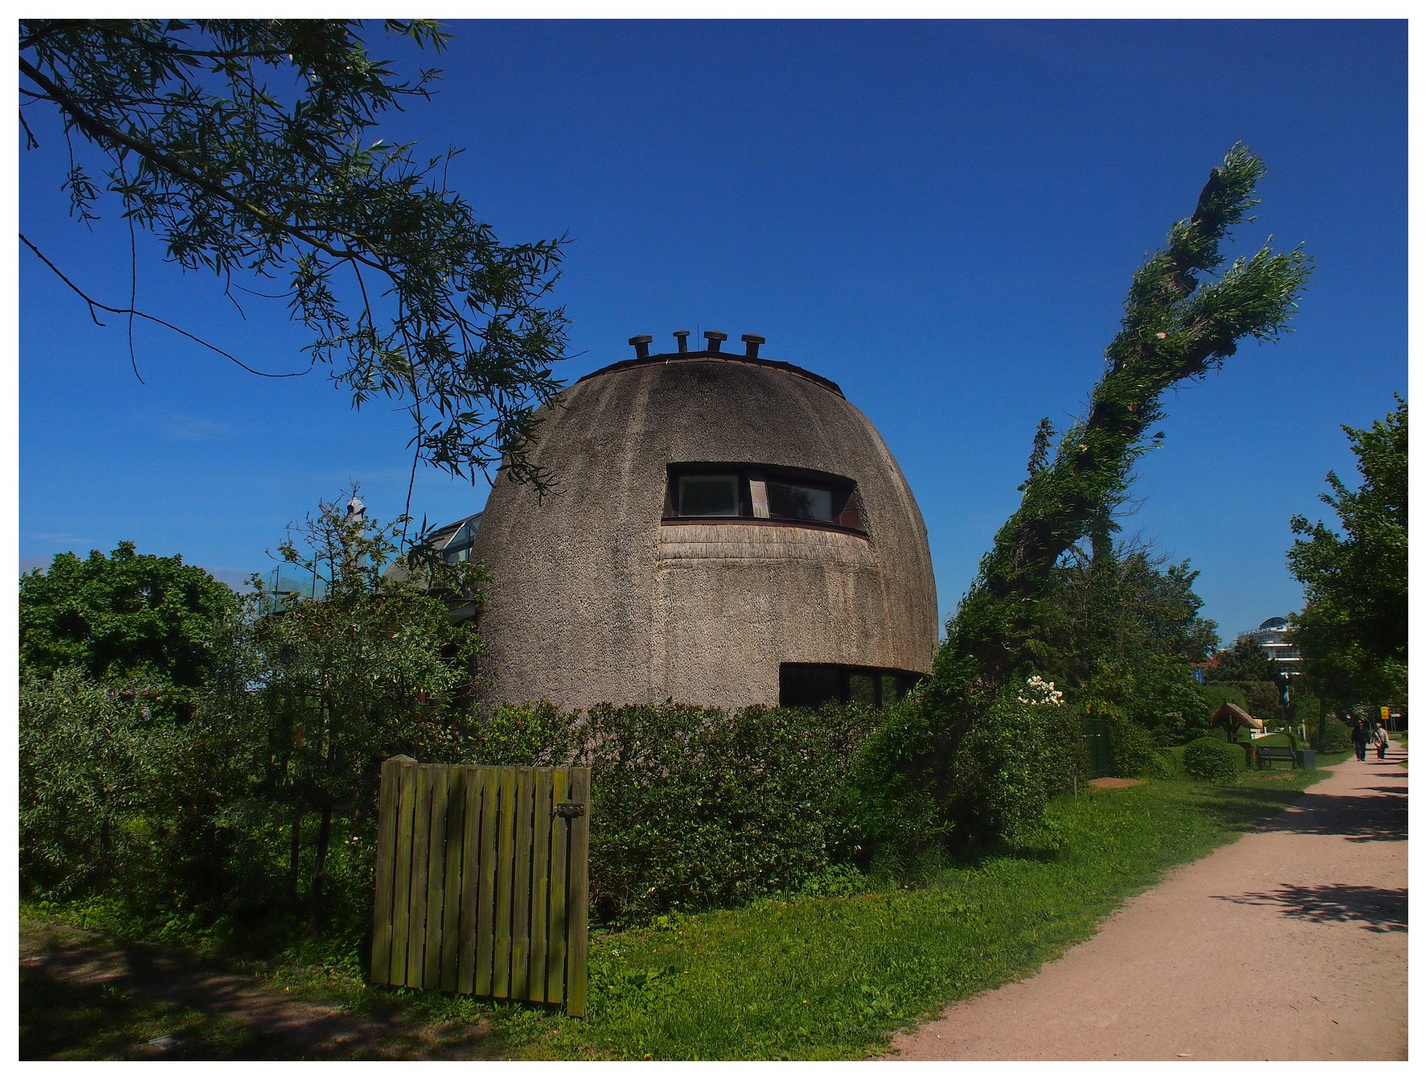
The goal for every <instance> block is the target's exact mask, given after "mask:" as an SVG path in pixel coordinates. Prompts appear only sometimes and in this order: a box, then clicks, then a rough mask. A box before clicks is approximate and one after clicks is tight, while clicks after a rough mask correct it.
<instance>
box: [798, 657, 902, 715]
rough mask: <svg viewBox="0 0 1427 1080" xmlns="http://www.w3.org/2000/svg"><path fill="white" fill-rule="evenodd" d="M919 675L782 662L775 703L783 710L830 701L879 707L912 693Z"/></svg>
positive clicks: (888, 669) (845, 665) (863, 668)
mask: <svg viewBox="0 0 1427 1080" xmlns="http://www.w3.org/2000/svg"><path fill="white" fill-rule="evenodd" d="M920 678H921V675H919V674H918V673H917V672H915V671H899V670H897V669H895V668H875V667H856V666H853V665H851V664H781V665H779V667H778V704H779V705H780V706H782V707H783V708H785V709H816V708H817V707H818V706H819V705H823V704H826V703H827V702H829V701H836V702H840V703H841V704H844V705H846V704H855V705H872V706H875V707H877V708H881V707H883V706H886V705H891V704H892V703H893V702H894V701H900V700H902V698H904V697H906V696H907V695H908V694H909V693H911V690H912V687H913V686H915V685H916V684H917V680H918V679H920Z"/></svg>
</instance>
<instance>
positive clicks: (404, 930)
mask: <svg viewBox="0 0 1427 1080" xmlns="http://www.w3.org/2000/svg"><path fill="white" fill-rule="evenodd" d="M415 816H416V762H415V761H411V760H410V759H408V760H407V761H404V762H402V764H401V768H400V769H399V770H398V771H397V817H396V867H395V874H394V877H395V882H394V884H393V886H392V905H393V907H394V908H395V909H396V910H395V912H394V917H393V919H392V927H391V983H392V985H393V986H405V985H406V969H407V962H406V960H407V956H408V955H409V953H410V943H411V848H412V844H413V841H414V837H415V829H416V826H415Z"/></svg>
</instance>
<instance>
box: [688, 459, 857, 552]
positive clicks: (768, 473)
mask: <svg viewBox="0 0 1427 1080" xmlns="http://www.w3.org/2000/svg"><path fill="white" fill-rule="evenodd" d="M728 475H735V476H737V477H738V500H737V501H738V514H737V516H734V517H717V516H703V515H689V516H684V515H681V514H680V513H679V481H680V479H681V478H683V477H686V476H728ZM769 481H775V482H783V483H788V484H797V485H801V486H804V487H818V488H823V489H826V490H828V491H829V492H831V494H832V506H833V513H834V516H833V518H832V520H823V519H820V518H799V517H783V516H779V515H774V514H772V513H771V512H770V510H769V503H768V494H767V484H768V483H769ZM760 488H761V498H760ZM759 511H761V513H760V512H759ZM660 520H661V521H662V522H663V523H664V524H666V525H672V524H695V525H712V524H718V525H778V526H791V527H793V528H802V529H827V530H830V531H832V532H846V533H852V534H854V535H857V536H866V535H867V527H866V520H865V513H864V511H863V508H862V498H861V495H860V493H859V491H858V488H857V482H856V481H855V480H850V479H848V478H847V477H845V476H838V475H836V474H835V473H826V472H820V471H818V470H815V469H797V468H788V467H785V466H781V465H758V464H753V463H751V462H728V461H679V462H671V463H670V464H669V465H668V466H667V468H666V470H665V483H664V512H663V516H662V518H661V519H660Z"/></svg>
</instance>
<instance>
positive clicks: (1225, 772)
mask: <svg viewBox="0 0 1427 1080" xmlns="http://www.w3.org/2000/svg"><path fill="white" fill-rule="evenodd" d="M1243 762H1244V753H1243V751H1242V750H1241V749H1239V747H1238V746H1233V745H1230V744H1229V743H1226V742H1223V741H1221V740H1219V739H1214V738H1205V739H1195V740H1194V741H1193V742H1192V743H1190V744H1189V745H1188V746H1186V747H1185V748H1184V771H1185V772H1187V773H1188V774H1189V775H1190V776H1192V777H1194V778H1195V779H1196V780H1211V781H1215V782H1219V783H1232V782H1233V781H1235V780H1237V779H1238V777H1239V770H1240V769H1241V768H1242V767H1243Z"/></svg>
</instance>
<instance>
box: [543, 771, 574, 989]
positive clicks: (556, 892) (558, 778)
mask: <svg viewBox="0 0 1427 1080" xmlns="http://www.w3.org/2000/svg"><path fill="white" fill-rule="evenodd" d="M550 776H551V784H550V797H551V799H552V801H553V802H554V803H555V804H556V805H559V804H560V803H562V802H566V801H567V800H568V799H569V794H570V770H569V769H552V770H551V771H550ZM569 849H570V823H569V821H568V820H567V819H565V818H563V817H560V816H559V815H558V814H555V815H553V816H552V817H551V819H550V949H549V957H548V959H547V960H546V961H545V965H546V969H547V970H548V971H549V972H550V977H549V980H548V981H547V983H546V991H545V1000H546V1001H548V1002H549V1003H550V1004H551V1005H559V1004H560V1003H561V1002H563V1001H564V1000H565V952H566V949H565V939H566V932H565V925H566V918H565V916H566V907H567V904H568V900H569V897H568V896H567V894H566V889H567V887H568V884H569V882H568V880H567V874H566V871H567V863H566V860H567V857H568V855H569Z"/></svg>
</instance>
